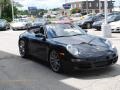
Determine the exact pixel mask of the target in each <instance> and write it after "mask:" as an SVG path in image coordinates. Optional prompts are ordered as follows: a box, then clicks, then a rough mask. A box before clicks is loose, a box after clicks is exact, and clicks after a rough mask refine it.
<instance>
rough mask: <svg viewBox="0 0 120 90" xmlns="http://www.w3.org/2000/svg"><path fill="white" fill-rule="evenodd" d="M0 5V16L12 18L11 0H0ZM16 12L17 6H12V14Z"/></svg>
mask: <svg viewBox="0 0 120 90" xmlns="http://www.w3.org/2000/svg"><path fill="white" fill-rule="evenodd" d="M0 6H1V12H2V13H1V18H4V19H6V20H8V21H11V20H12V6H11V0H0ZM16 14H17V8H16V7H15V6H14V15H15V16H16Z"/></svg>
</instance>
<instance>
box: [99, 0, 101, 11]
mask: <svg viewBox="0 0 120 90" xmlns="http://www.w3.org/2000/svg"><path fill="white" fill-rule="evenodd" d="M99 13H101V1H100V0H99Z"/></svg>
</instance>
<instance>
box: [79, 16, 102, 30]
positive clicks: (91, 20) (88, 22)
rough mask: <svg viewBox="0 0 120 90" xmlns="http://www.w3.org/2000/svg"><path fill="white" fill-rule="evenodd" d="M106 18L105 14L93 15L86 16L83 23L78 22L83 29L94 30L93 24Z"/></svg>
mask: <svg viewBox="0 0 120 90" xmlns="http://www.w3.org/2000/svg"><path fill="white" fill-rule="evenodd" d="M103 18H104V15H103V14H97V15H91V16H86V17H85V18H84V19H83V20H82V21H80V22H78V26H80V27H81V28H83V29H90V28H92V24H93V23H94V22H96V21H99V20H101V19H103Z"/></svg>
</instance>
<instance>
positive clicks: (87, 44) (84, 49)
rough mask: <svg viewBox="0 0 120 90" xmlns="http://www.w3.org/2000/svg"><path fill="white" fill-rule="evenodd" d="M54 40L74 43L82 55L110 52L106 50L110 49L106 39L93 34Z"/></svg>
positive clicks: (65, 43) (55, 40)
mask: <svg viewBox="0 0 120 90" xmlns="http://www.w3.org/2000/svg"><path fill="white" fill-rule="evenodd" d="M53 41H54V42H56V43H57V44H61V45H64V46H65V45H69V44H70V45H73V46H74V47H76V48H77V49H78V50H79V51H80V57H93V56H95V57H99V56H103V55H106V54H108V52H106V51H110V49H109V47H108V45H107V44H106V43H105V41H106V39H103V38H100V37H97V36H92V35H79V36H72V37H60V38H54V39H53Z"/></svg>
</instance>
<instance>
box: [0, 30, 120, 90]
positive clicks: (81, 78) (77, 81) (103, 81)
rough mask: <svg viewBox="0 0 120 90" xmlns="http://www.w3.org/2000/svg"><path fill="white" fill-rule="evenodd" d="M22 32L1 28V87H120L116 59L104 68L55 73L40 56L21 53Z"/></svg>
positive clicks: (102, 89)
mask: <svg viewBox="0 0 120 90" xmlns="http://www.w3.org/2000/svg"><path fill="white" fill-rule="evenodd" d="M22 32H23V31H3V32H0V90H120V63H119V61H118V63H117V64H115V65H114V66H112V67H110V68H107V69H104V70H99V71H80V72H71V73H69V74H57V73H54V72H52V71H51V70H50V69H49V67H48V65H46V64H44V63H42V62H40V61H39V60H36V59H33V58H32V59H30V60H29V59H23V58H21V57H20V55H19V52H18V46H17V42H18V37H19V34H21V33H22ZM115 45H116V46H117V45H118V44H117V43H116V44H115ZM119 45H120V44H119ZM117 47H119V46H117Z"/></svg>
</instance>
